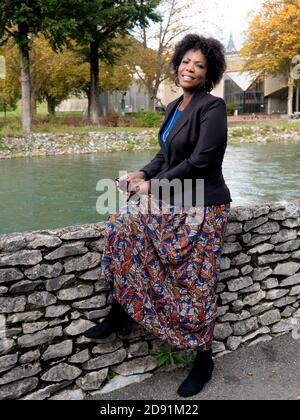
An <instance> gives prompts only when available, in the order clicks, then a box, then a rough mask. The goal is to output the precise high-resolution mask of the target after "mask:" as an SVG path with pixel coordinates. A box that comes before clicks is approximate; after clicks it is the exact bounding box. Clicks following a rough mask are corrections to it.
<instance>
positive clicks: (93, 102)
mask: <svg viewBox="0 0 300 420" xmlns="http://www.w3.org/2000/svg"><path fill="white" fill-rule="evenodd" d="M90 53H91V56H90V60H91V62H90V66H91V89H90V121H91V123H92V124H95V125H97V124H99V44H98V42H96V41H93V42H91V43H90Z"/></svg>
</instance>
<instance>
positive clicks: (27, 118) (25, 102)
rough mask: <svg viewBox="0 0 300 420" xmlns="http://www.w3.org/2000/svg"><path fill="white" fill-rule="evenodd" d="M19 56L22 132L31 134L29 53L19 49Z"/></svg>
mask: <svg viewBox="0 0 300 420" xmlns="http://www.w3.org/2000/svg"><path fill="white" fill-rule="evenodd" d="M20 54H21V80H22V130H23V132H24V133H25V134H29V133H30V132H31V122H32V116H31V101H30V98H31V92H30V72H29V68H30V67H29V51H28V49H26V48H25V49H24V48H22V47H21V48H20Z"/></svg>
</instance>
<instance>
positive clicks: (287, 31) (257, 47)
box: [240, 0, 300, 74]
mask: <svg viewBox="0 0 300 420" xmlns="http://www.w3.org/2000/svg"><path fill="white" fill-rule="evenodd" d="M246 35H247V38H246V43H245V45H244V47H243V48H242V49H241V51H240V55H242V56H244V57H246V58H247V61H246V63H245V65H244V70H247V71H257V72H261V71H263V72H268V73H273V74H274V73H276V72H281V71H282V69H283V68H286V67H287V66H286V63H287V62H289V61H290V60H291V59H292V58H293V57H294V56H295V55H297V54H298V53H299V50H300V0H294V1H291V0H278V1H276V2H274V1H270V0H266V1H265V2H264V3H263V5H262V8H261V11H260V12H259V13H258V14H257V15H256V16H255V17H254V18H253V20H252V21H251V22H250V25H249V28H248V30H247V33H246Z"/></svg>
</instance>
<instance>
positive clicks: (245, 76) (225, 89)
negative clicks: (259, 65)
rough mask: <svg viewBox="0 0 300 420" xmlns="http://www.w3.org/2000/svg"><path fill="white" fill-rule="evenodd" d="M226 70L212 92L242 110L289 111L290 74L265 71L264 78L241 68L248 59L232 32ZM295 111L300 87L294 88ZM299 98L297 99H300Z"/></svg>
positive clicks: (260, 111)
mask: <svg viewBox="0 0 300 420" xmlns="http://www.w3.org/2000/svg"><path fill="white" fill-rule="evenodd" d="M226 61H227V71H226V73H225V75H224V77H223V79H222V81H221V83H220V84H219V85H218V86H216V87H215V89H214V91H213V92H212V93H213V94H214V95H216V96H220V97H222V98H223V99H224V100H225V102H226V103H227V105H230V106H231V107H232V108H233V109H234V110H235V111H236V112H237V113H239V114H253V113H254V114H260V113H262V114H268V115H271V114H287V112H288V86H287V77H285V76H276V77H274V76H271V75H266V76H265V77H264V79H263V80H258V79H255V78H253V76H251V74H250V73H248V72H245V71H244V72H241V68H242V66H243V64H244V62H245V59H244V58H243V57H240V56H238V54H237V50H236V48H235V45H234V41H233V38H232V34H231V35H230V39H229V42H228V46H227V49H226ZM294 89H295V91H294V101H293V111H294V112H295V111H299V99H300V92H299V88H298V89H297V88H296V87H295V88H294ZM297 98H298V99H297Z"/></svg>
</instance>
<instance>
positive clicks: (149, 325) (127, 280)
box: [100, 200, 230, 350]
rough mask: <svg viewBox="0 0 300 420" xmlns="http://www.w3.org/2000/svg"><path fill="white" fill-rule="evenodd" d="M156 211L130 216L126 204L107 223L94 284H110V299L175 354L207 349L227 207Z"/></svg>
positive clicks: (210, 334)
mask: <svg viewBox="0 0 300 420" xmlns="http://www.w3.org/2000/svg"><path fill="white" fill-rule="evenodd" d="M154 201H155V200H154ZM155 205H156V207H155V208H156V209H159V211H156V212H150V213H145V212H135V214H134V212H132V211H130V205H129V206H128V203H127V204H126V205H125V206H123V207H122V209H121V210H120V211H118V212H116V213H115V214H113V215H111V216H110V218H109V219H108V221H107V222H106V225H105V244H104V250H103V256H102V259H101V270H100V281H109V282H112V283H113V296H114V298H115V299H116V300H117V301H118V302H119V303H120V304H121V305H122V307H123V308H124V310H125V311H126V312H127V313H128V314H129V315H130V316H131V317H132V318H133V319H134V320H135V321H136V322H137V323H139V324H140V325H142V326H143V327H144V328H145V329H146V330H147V331H148V332H150V333H151V334H153V335H154V336H156V337H158V338H159V339H161V340H162V341H164V342H165V343H167V344H169V345H171V346H174V347H175V348H176V349H185V350H194V349H198V350H207V349H209V348H210V347H211V343H212V338H213V331H214V326H215V318H216V312H217V293H216V290H217V283H218V274H219V271H220V257H221V251H222V246H223V243H224V237H225V231H226V227H227V221H228V215H229V212H230V208H229V207H230V205H229V204H222V205H212V206H204V207H191V208H190V209H181V211H179V212H178V207H177V209H175V207H174V206H170V205H168V206H165V205H164V203H163V202H162V201H157V200H156V201H155ZM162 209H163V211H162ZM175 210H176V211H175Z"/></svg>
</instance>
